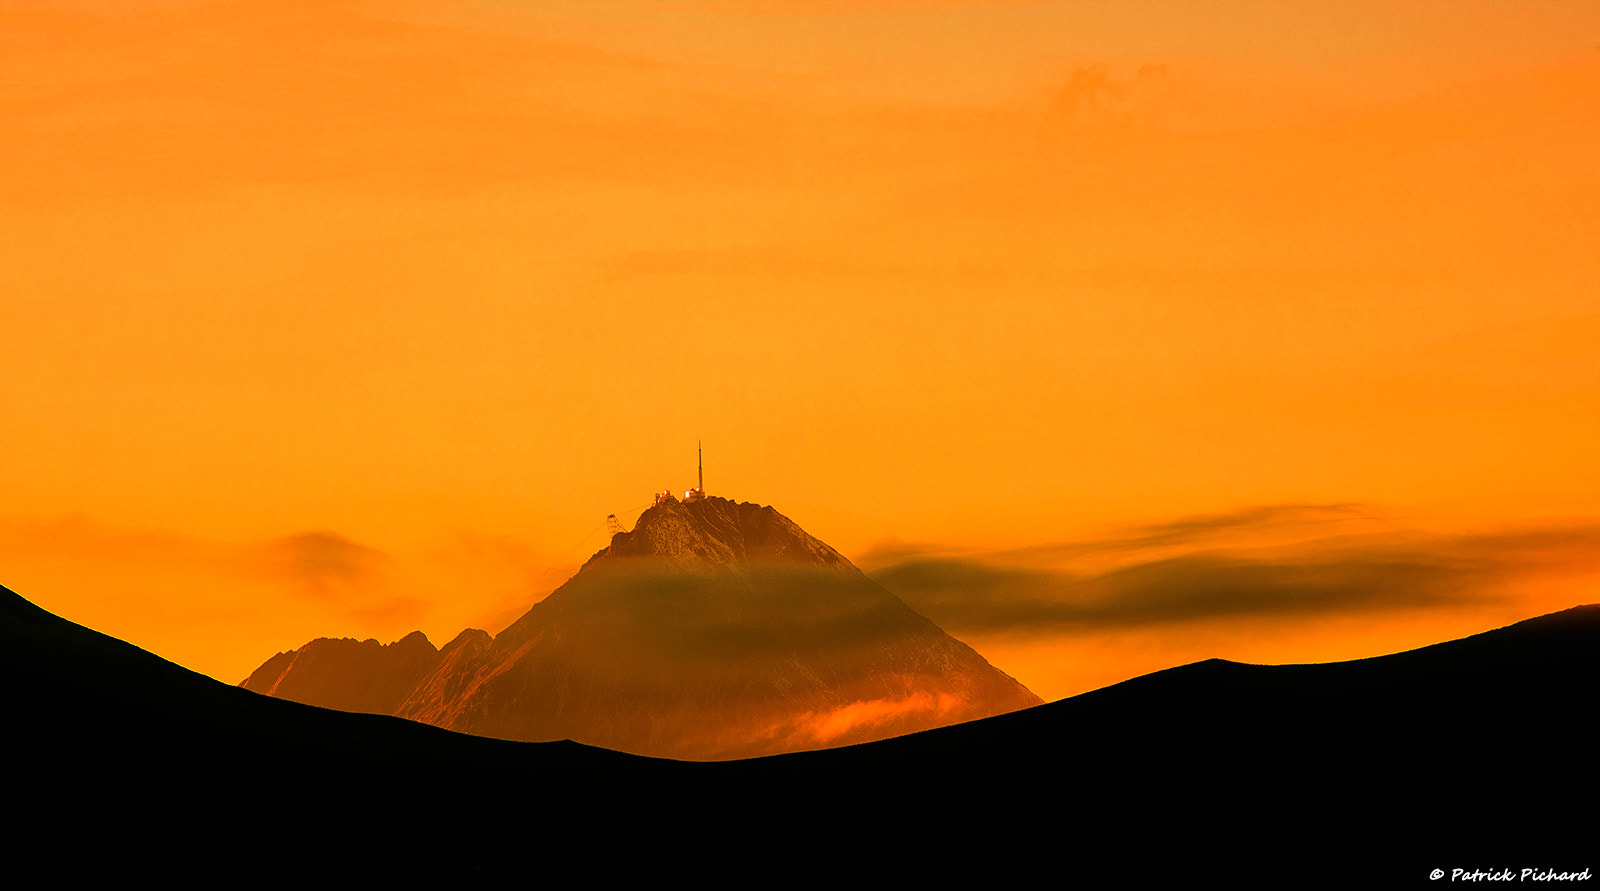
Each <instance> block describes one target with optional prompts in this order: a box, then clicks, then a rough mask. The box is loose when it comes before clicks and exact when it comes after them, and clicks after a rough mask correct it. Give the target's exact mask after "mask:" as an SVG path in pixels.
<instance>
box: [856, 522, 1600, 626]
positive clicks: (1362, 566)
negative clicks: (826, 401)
mask: <svg viewBox="0 0 1600 891" xmlns="http://www.w3.org/2000/svg"><path fill="white" fill-rule="evenodd" d="M1385 527H1386V528H1385ZM1319 530H1320V531H1319ZM885 558H889V559H885ZM866 559H867V560H869V561H870V562H872V563H874V564H875V566H874V568H872V569H871V570H870V571H871V575H872V577H873V578H874V579H876V580H877V581H878V582H879V583H881V584H882V585H884V587H886V588H888V589H889V590H890V591H892V592H894V593H895V594H897V595H899V596H900V597H901V598H902V599H904V600H905V601H906V602H907V603H908V604H910V605H911V607H912V608H913V609H916V610H917V611H918V612H921V613H923V614H924V615H926V616H928V617H929V618H930V619H932V620H933V621H934V622H936V623H938V624H939V625H940V626H942V627H944V628H945V629H946V630H947V631H950V632H951V633H953V634H956V635H957V636H958V637H959V636H961V635H962V634H1049V633H1059V632H1064V631H1084V630H1108V629H1125V628H1135V627H1144V626H1151V625H1158V624H1162V623H1175V622H1186V621H1192V620H1203V619H1234V618H1262V617H1278V618H1312V617H1332V616H1339V615H1351V614H1358V613H1359V614H1371V613H1375V612H1386V611H1402V610H1417V609H1438V608H1452V607H1458V606H1471V605H1482V604H1487V603H1494V602H1497V601H1499V600H1502V599H1504V598H1505V597H1506V596H1507V592H1508V590H1509V589H1510V588H1511V587H1512V586H1514V585H1515V584H1516V583H1518V582H1521V581H1528V580H1535V579H1538V578H1541V577H1545V576H1549V575H1574V574H1584V573H1596V572H1600V525H1597V524H1573V525H1565V526H1545V527H1541V528H1533V529H1515V530H1501V531H1495V532H1489V533H1477V534H1457V535H1443V536H1440V535H1433V536H1430V535H1423V534H1420V533H1417V532H1414V531H1408V530H1404V529H1401V528H1398V527H1394V526H1392V525H1390V524H1386V523H1384V522H1383V521H1382V520H1381V518H1378V517H1377V516H1376V515H1375V514H1374V513H1373V512H1372V511H1370V510H1368V509H1365V508H1363V507H1361V506H1360V505H1280V506H1266V507H1257V508H1251V509H1248V510H1244V511H1239V512H1235V513H1229V514H1216V515H1210V516H1204V517H1192V518H1186V519H1182V520H1176V521H1172V522H1169V523H1161V524H1154V525H1150V526H1144V527H1138V528H1136V529H1132V530H1127V531H1124V532H1121V533H1117V534H1114V535H1110V536H1106V537H1104V538H1100V539H1094V540H1087V541H1078V542H1063V543H1058V544H1052V545H1046V546H1041V547H1038V548H1030V549H1025V550H1019V551H1008V552H1002V553H996V554H985V555H970V554H969V555H952V554H950V553H948V552H942V553H941V552H939V551H937V550H930V551H929V552H927V553H926V554H919V553H917V552H916V551H915V549H913V548H911V547H909V546H906V545H895V546H891V547H890V548H888V549H882V550H876V551H874V552H873V553H872V554H869V555H868V557H867V558H866ZM1085 567H1089V568H1087V569H1086V568H1085Z"/></svg>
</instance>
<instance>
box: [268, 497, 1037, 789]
mask: <svg viewBox="0 0 1600 891" xmlns="http://www.w3.org/2000/svg"><path fill="white" fill-rule="evenodd" d="M407 640H409V638H407ZM351 643H353V642H351ZM424 643H425V641H424ZM319 644H320V645H321V648H323V649H328V648H329V647H328V644H327V643H325V642H322V641H314V642H312V644H308V645H307V647H304V648H302V650H301V651H299V652H300V656H298V657H296V658H295V659H293V660H290V661H289V662H287V663H285V662H284V654H280V655H279V656H277V657H274V660H269V662H268V666H274V665H275V664H277V665H285V666H286V668H285V670H284V671H280V672H277V673H276V675H275V676H274V684H273V688H271V689H268V688H267V687H266V686H265V685H263V684H260V683H256V676H257V675H261V674H263V671H265V670H266V669H267V668H268V666H263V670H262V671H258V672H257V673H256V674H253V675H252V676H251V679H250V680H247V681H246V682H245V684H244V686H246V687H249V688H250V689H254V690H257V691H258V692H263V693H273V694H274V695H285V693H286V691H318V692H317V694H316V695H315V696H310V697H304V698H302V697H296V696H289V697H288V698H299V700H300V701H302V702H309V703H310V704H313V705H327V706H330V707H340V706H336V705H335V704H334V703H335V702H336V701H345V702H349V701H353V700H352V698H351V697H350V696H349V695H348V688H349V687H351V686H362V687H364V688H367V689H372V688H376V687H381V686H382V685H379V684H376V683H375V682H374V681H373V680H372V676H373V675H374V674H377V675H383V674H384V672H383V671H382V670H379V669H373V670H370V671H369V670H366V669H356V668H354V667H352V666H351V665H349V664H343V665H341V664H340V663H339V662H338V661H337V660H333V659H319V660H309V659H308V660H307V664H306V665H305V666H303V667H302V666H301V659H302V658H304V656H305V655H306V651H308V650H311V649H313V648H317V647H318V646H319ZM395 646H398V644H396V645H395ZM347 649H348V648H347ZM430 649H431V647H430ZM363 652H365V653H366V654H367V655H368V656H373V657H375V658H374V659H373V660H372V661H373V662H374V664H375V663H376V662H377V661H379V660H378V659H377V658H376V657H378V656H382V655H383V653H384V650H383V648H379V649H377V650H373V649H372V648H367V649H366V650H363ZM388 661H389V662H391V663H395V664H398V663H399V662H400V660H397V659H389V660H388ZM319 666H325V667H327V668H328V669H330V670H328V671H324V670H322V668H320V667H319ZM405 666H406V677H405V678H404V679H401V678H398V677H397V678H396V680H395V684H394V686H403V685H408V684H409V692H407V693H406V695H405V696H403V697H402V698H401V700H400V701H399V702H398V704H396V705H393V706H391V707H388V708H383V707H381V706H378V707H373V708H370V709H358V710H371V711H378V712H381V713H386V714H394V715H398V716H400V717H405V718H410V719H413V720H418V721H423V722H426V723H430V724H435V725H438V726H441V727H445V728H448V729H452V730H457V731H461V732H465V733H473V734H477V735H482V736H491V737H498V738H502V739H514V740H526V741H544V740H554V739H563V738H566V739H573V740H576V741H578V742H584V743H588V744H591V745H597V746H602V747H605V748H613V749H620V750H623V751H629V752H634V753H638V754H645V755H656V756H662V757H673V758H685V759H701V760H709V759H722V758H740V757H753V756H758V755H768V754H776V753H780V752H787V751H797V750H804V749H816V748H826V747H832V746H838V745H846V744H852V743H858V742H866V741H869V740H874V739H882V738H886V737H890V736H898V735H903V734H906V733H912V732H916V731H919V730H926V729H930V728H932V727H938V726H944V725H948V724H955V723H960V722H964V721H969V720H975V719H977V718H982V717H988V716H990V715H995V714H1000V713H1004V712H1010V711H1014V710H1017V709H1020V708H1026V707H1028V706H1031V705H1037V704H1039V702H1040V700H1039V699H1038V697H1036V696H1034V695H1033V694H1032V693H1031V692H1029V691H1028V690H1027V689H1026V688H1025V687H1023V686H1022V685H1021V684H1019V683H1018V682H1017V681H1015V680H1014V679H1012V678H1011V677H1009V676H1007V675H1006V674H1004V673H1003V672H1001V671H999V670H997V669H996V668H994V667H993V666H992V665H990V664H989V663H988V662H987V661H985V660H984V659H983V657H982V656H980V655H979V654H978V653H976V652H975V651H973V650H972V648H970V647H968V646H967V645H966V644H963V643H961V642H960V641H958V640H956V639H955V638H952V637H950V636H949V635H948V634H946V633H945V632H944V631H942V630H941V629H939V628H938V626H936V625H934V624H933V623H932V622H931V621H929V620H928V619H926V618H924V617H923V616H921V615H919V614H917V613H916V612H914V611H913V610H912V609H911V608H910V607H908V606H907V605H906V604H905V603H904V602H902V601H901V600H899V599H898V598H896V597H895V596H894V595H893V594H891V593H889V592H888V591H886V590H884V589H883V588H882V587H881V586H880V585H878V584H877V583H876V582H873V581H872V580H871V579H869V578H867V577H866V576H865V575H864V574H863V573H861V571H860V570H859V569H857V568H856V567H855V566H854V565H852V564H851V563H850V561H849V560H847V559H845V558H844V557H843V556H842V555H840V554H839V552H838V551H836V550H834V549H833V548H831V547H829V546H828V545H827V544H825V543H823V542H822V541H820V540H818V539H816V538H814V537H813V536H811V535H810V534H808V533H806V532H805V530H803V529H801V528H800V527H799V526H798V525H797V524H795V523H794V522H793V521H791V520H790V519H789V518H787V517H785V516H784V515H783V514H781V513H779V512H778V511H776V510H774V509H773V508H771V507H767V506H762V505H757V504H750V503H743V502H734V501H731V500H728V499H723V498H716V497H703V496H702V497H696V498H693V499H692V500H684V501H679V500H677V499H675V498H672V497H671V496H666V497H664V498H662V499H660V500H659V501H658V502H657V504H656V505H654V506H653V507H651V508H650V509H648V510H646V511H645V512H644V513H643V514H641V515H640V517H639V520H638V522H637V524H636V525H635V528H634V529H633V530H632V531H624V532H618V533H617V534H615V535H614V536H613V537H612V540H611V543H610V545H609V546H608V547H606V548H604V549H603V550H601V551H600V552H598V553H596V554H595V555H594V556H593V557H591V558H590V559H589V561H588V562H586V563H585V564H584V565H583V567H582V568H581V569H579V571H578V572H577V574H575V575H574V576H573V577H572V578H571V579H569V580H568V581H567V582H566V583H565V584H563V585H562V586H561V587H559V588H557V589H556V590H555V591H554V592H553V593H551V594H550V595H549V596H548V597H546V598H545V599H544V600H542V601H540V602H538V603H536V604H534V605H533V606H532V607H531V608H530V609H529V610H528V612H527V613H525V614H524V615H523V616H522V617H521V618H520V619H518V620H517V621H516V622H514V623H512V625H511V626H510V627H508V628H506V629H505V630H504V631H502V632H500V633H499V634H498V635H495V636H493V637H492V638H491V637H490V636H489V635H487V634H486V633H484V632H479V631H469V632H464V633H463V635H462V636H461V637H458V638H457V639H456V640H455V641H453V642H452V643H451V644H449V645H447V646H446V647H445V648H444V649H442V650H439V651H437V653H436V654H434V656H433V657H432V659H431V663H430V665H429V666H428V668H427V670H426V671H425V672H423V673H421V674H420V675H416V674H414V672H415V668H416V663H414V662H406V663H405ZM398 671H399V669H396V673H398ZM297 672H303V673H305V674H307V675H314V677H307V678H299V679H297V678H296V677H295V675H296V673H297ZM272 675H273V673H272V672H266V675H264V677H265V676H272ZM412 678H414V679H412ZM386 689H387V688H386ZM336 694H337V695H336ZM341 696H342V697H343V698H342V699H340V698H339V697H341ZM319 700H320V701H319ZM374 701H376V700H374Z"/></svg>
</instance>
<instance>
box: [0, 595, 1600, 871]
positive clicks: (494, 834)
mask: <svg viewBox="0 0 1600 891" xmlns="http://www.w3.org/2000/svg"><path fill="white" fill-rule="evenodd" d="M1596 680H1600V607H1594V606H1589V607H1580V608H1577V609H1573V610H1569V611H1567V612H1564V613H1559V614H1555V615H1551V616H1546V617H1543V618H1540V619H1534V620H1530V621H1528V622H1523V623H1520V624H1518V625H1514V626H1511V627H1509V628H1505V629H1500V630H1498V631H1492V632H1488V633H1486V634H1482V635H1478V636H1476V637H1473V638H1468V639H1466V640H1462V641H1455V642H1450V643H1445V644H1440V645H1437V646H1434V647H1429V648H1425V649H1422V650H1416V651H1412V652H1408V653H1402V654H1398V655H1395V656H1387V657H1383V658H1379V659H1369V660H1363V661H1359V662H1349V663H1339V664H1332V665H1318V666H1282V667H1262V666H1247V665H1238V664H1232V663H1227V662H1219V661H1212V662H1204V663H1198V664H1195V665H1190V666H1185V667H1182V668H1176V669H1172V670H1169V671H1165V672H1160V673H1158V674H1154V675H1150V676H1147V677H1143V678H1139V679H1136V680H1133V681H1129V682H1127V683H1124V684H1119V685H1117V686H1115V687H1110V688H1107V689H1104V690H1101V691H1097V692H1095V693H1091V694H1087V695H1084V696H1079V697H1075V698H1073V699H1068V700H1063V701H1061V702H1057V703H1053V704H1050V705H1045V706H1039V707H1037V708H1033V709H1028V710H1026V711H1022V712H1016V713H1013V714H1010V715H1004V716H1000V717H997V718H991V719H987V720H983V721H978V722H974V723H970V724H965V725H961V726H958V727H950V728H945V729H941V730H934V731H929V732H926V733H920V734H916V735H913V736H909V737H903V738H899V739H894V740H888V741H884V742H877V743H870V744H866V745H859V746H851V747H848V748H841V749H832V750H827V751H820V752H807V753H800V754H794V755H784V756H778V757H772V758H762V759H755V760H750V761H734V762H721V763H688V762H673V761H658V760H652V759H646V758H639V757H633V756H628V755H622V754H618V753H614V752H607V751H602V750H597V749H590V748H586V747H583V746H578V745H575V744H570V743H546V744H530V743H510V742H500V741H495V740H490V739H483V738H477V737H469V736H463V735H458V734H453V733H449V732H446V731H443V730H439V729H437V728H434V727H429V726H425V725H421V724H416V723H413V722H408V721H403V720H399V719H395V718H389V717H381V716H374V715H359V714H348V713H342V712H334V711H328V710H323V709H318V708H313V707H309V706H304V705H300V704H297V703H292V702H286V701H282V700H277V699H272V698H269V697H264V696H259V695H257V694H255V693H251V692H249V691H247V690H241V689H238V688H235V687H228V686H226V685H223V684H220V683H216V682H214V681H211V680H210V679H208V678H204V677H202V676H200V675H196V674H194V673H192V672H189V671H186V670H184V669H182V668H179V667H177V666H175V665H172V664H171V663H168V662H165V661H163V660H161V659H159V658H157V657H155V656H152V655H151V654H149V653H146V652H144V651H142V650H139V649H137V648H135V647H133V646H131V645H128V644H126V643H123V642H121V641H117V640H115V639H112V638H109V637H106V636H104V635H100V634H98V633H96V632H93V631H90V630H88V629H85V628H82V627H80V626H77V625H74V624H72V623H70V622H67V621H65V620H63V619H60V618H57V617H56V616H53V615H51V614H49V613H47V612H45V611H43V610H41V609H38V608H37V607H35V606H33V605H32V604H30V603H28V602H27V601H26V600H24V599H23V598H21V597H19V596H17V595H15V594H13V593H12V592H10V591H6V590H3V589H0V701H3V702H4V703H5V707H6V714H7V721H6V747H5V753H6V766H7V769H6V771H5V774H4V778H3V782H0V795H3V800H4V802H5V805H4V806H5V808H6V810H7V811H8V812H9V813H10V814H12V815H13V821H12V825H13V827H14V828H12V829H10V830H8V831H7V833H6V834H5V835H4V836H0V837H3V838H4V842H3V843H0V845H3V851H0V853H3V856H4V862H5V863H6V868H7V870H8V872H10V873H12V874H13V875H26V876H32V877H35V880H36V881H39V882H41V883H42V882H43V881H47V880H51V879H66V878H69V877H72V878H88V879H91V880H96V881H107V880H112V879H121V878H123V877H126V876H132V875H142V876H143V875H147V876H153V877H157V878H165V879H168V880H172V879H177V880H180V881H204V882H207V883H209V884H218V885H230V886H231V885H237V884H240V883H246V884H256V883H260V882H263V881H268V880H271V881H293V882H311V883H314V884H316V885H318V886H326V885H329V884H333V883H335V882H353V881H360V882H363V883H368V882H373V881H393V880H405V881H407V882H416V883H422V882H436V881H451V882H456V883H462V884H481V883H485V882H489V881H494V882H522V883H527V884H542V883H545V882H561V883H564V884H570V883H580V882H581V883H584V884H606V885H612V884H616V883H618V882H627V883H630V884H637V883H644V882H649V883H652V884H654V883H658V882H663V881H666V882H674V883H677V882H687V883H689V884H695V885H713V886H735V887H773V886H789V887H793V886H800V885H815V884H817V883H819V882H827V883H829V884H830V885H843V886H852V887H853V886H858V885H863V884H877V885H886V886H903V885H907V884H913V883H925V884H931V885H934V886H940V887H945V886H950V885H955V884H967V883H971V884H978V883H981V884H982V885H983V886H986V887H987V886H995V885H999V886H1006V885H1020V884H1029V885H1032V884H1039V883H1047V884H1051V885H1072V886H1082V887H1152V886H1154V887H1164V886H1187V885H1193V886H1196V887H1202V886H1211V885H1215V884H1221V885H1224V886H1228V887H1240V886H1250V887H1318V886H1338V887H1390V886H1403V885H1423V884H1428V885H1430V886H1431V887H1438V885H1436V884H1432V883H1430V882H1429V881H1428V878H1427V876H1428V873H1429V872H1430V871H1431V870H1433V869H1442V870H1444V871H1445V877H1446V880H1448V877H1449V871H1450V870H1452V869H1455V868H1467V869H1484V870H1488V869H1505V868H1511V869H1521V868H1524V867H1527V868H1538V869H1551V868H1554V869H1565V870H1582V869H1585V868H1588V869H1589V870H1590V871H1591V872H1593V871H1594V869H1595V867H1596V866H1597V864H1596V862H1595V859H1596V858H1595V855H1596V853H1597V848H1596V842H1595V832H1594V829H1595V826H1594V822H1593V818H1591V817H1588V816H1587V813H1588V811H1589V810H1590V809H1591V808H1590V806H1589V802H1590V800H1591V799H1592V798H1593V796H1594V794H1595V790H1596V780H1597V779H1600V768H1597V762H1596V757H1595V752H1596V751H1597V749H1596V744H1597V743H1600V738H1597V736H1600V735H1597V724H1600V722H1597V718H1596V716H1595V711H1594V706H1593V702H1594V696H1593V693H1594V690H1595V682H1596ZM1573 884H1574V883H1560V884H1559V885H1556V884H1552V885H1550V887H1556V886H1560V887H1572V886H1573ZM1579 884H1581V883H1579Z"/></svg>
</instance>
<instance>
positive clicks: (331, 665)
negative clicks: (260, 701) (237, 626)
mask: <svg viewBox="0 0 1600 891" xmlns="http://www.w3.org/2000/svg"><path fill="white" fill-rule="evenodd" d="M479 633H480V634H481V633H482V632H479ZM438 665H439V651H438V650H436V649H434V646H433V644H432V643H429V642H428V638H427V637H426V636H425V635H423V633H422V632H420V631H413V632H411V633H410V634H408V635H406V636H405V637H403V638H401V639H399V640H397V641H395V642H394V643H392V644H379V643H378V642H377V641H376V640H354V639H352V638H348V637H346V638H338V639H335V638H328V637H319V638H317V639H316V640H314V641H312V642H310V643H308V644H306V645H305V646H303V647H301V648H300V649H298V650H291V651H289V652H287V653H279V654H278V655H276V656H273V657H272V658H271V659H268V660H267V661H266V662H265V663H264V664H262V666H261V667H260V668H258V669H256V670H255V671H253V672H251V673H250V677H248V678H246V679H245V681H244V683H242V684H240V685H239V686H241V687H244V688H245V689H248V690H254V691H256V692H257V693H266V694H267V695H269V696H277V697H278V698H280V699H292V700H294V701H295V702H303V703H306V704H307V705H319V706H322V707H323V708H336V709H339V710H340V711H347V712H375V713H377V714H388V713H390V712H393V711H394V710H395V709H396V708H398V707H399V706H400V704H401V703H402V702H404V701H405V700H406V697H408V696H410V695H411V691H412V690H413V689H415V688H416V686H417V683H418V682H419V681H421V680H422V679H423V678H424V677H427V675H428V673H429V672H431V671H433V670H434V669H435V668H437V667H438Z"/></svg>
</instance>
